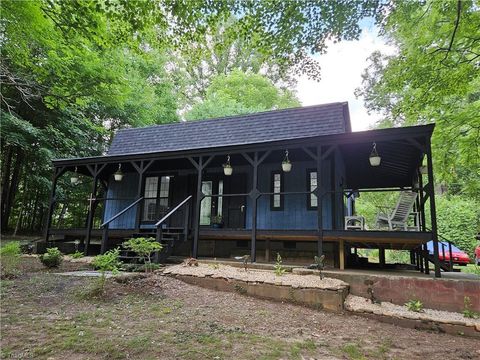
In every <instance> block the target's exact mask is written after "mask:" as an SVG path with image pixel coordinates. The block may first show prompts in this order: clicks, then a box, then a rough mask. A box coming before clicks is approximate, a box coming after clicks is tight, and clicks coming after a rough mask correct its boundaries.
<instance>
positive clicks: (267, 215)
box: [246, 160, 332, 230]
mask: <svg viewBox="0 0 480 360" xmlns="http://www.w3.org/2000/svg"><path fill="white" fill-rule="evenodd" d="M292 163H293V166H292V171H291V172H289V173H283V181H284V185H283V186H284V188H283V191H307V170H309V169H312V170H315V169H316V163H315V162H314V161H300V162H299V161H297V162H292ZM281 170H282V169H281V164H280V163H279V164H262V165H260V167H259V170H258V188H259V190H260V191H262V192H271V181H272V172H273V171H281ZM321 176H322V187H323V189H327V190H328V189H330V187H331V176H330V161H328V160H326V161H324V162H323V171H322V174H321ZM249 186H250V188H251V180H250V182H249ZM283 201H284V203H283V209H282V210H273V211H272V210H271V209H270V195H262V196H261V197H259V198H258V205H257V206H258V207H257V229H263V230H314V229H317V227H318V225H317V224H318V221H317V210H316V209H311V210H309V209H308V208H307V195H306V194H295V195H284V197H283ZM322 206H323V225H324V226H323V227H324V229H331V228H332V204H331V197H330V196H325V197H324V198H323V201H322ZM251 211H252V206H251V201H250V199H248V201H247V212H246V216H247V217H246V228H247V229H251V228H252V212H251Z"/></svg>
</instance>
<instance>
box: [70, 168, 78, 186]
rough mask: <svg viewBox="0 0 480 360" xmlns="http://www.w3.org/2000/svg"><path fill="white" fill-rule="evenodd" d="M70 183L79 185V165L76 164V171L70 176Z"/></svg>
mask: <svg viewBox="0 0 480 360" xmlns="http://www.w3.org/2000/svg"><path fill="white" fill-rule="evenodd" d="M70 183H71V184H72V185H77V184H78V173H77V167H76V166H75V172H74V173H73V175H72V176H71V177H70Z"/></svg>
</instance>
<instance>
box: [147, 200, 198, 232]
mask: <svg viewBox="0 0 480 360" xmlns="http://www.w3.org/2000/svg"><path fill="white" fill-rule="evenodd" d="M191 198H192V195H190V196H188V197H187V198H186V199H185V200H183V201H182V202H181V203H180V204H178V205H177V206H175V207H174V208H173V209H172V210H170V211H169V212H168V213H167V214H166V215H165V216H164V217H163V218H161V219H160V220H159V221H158V222H157V223H156V224H155V227H159V226H160V225H161V224H162V223H163V222H164V221H165V220H167V219H168V218H169V217H170V216H171V215H172V214H173V213H174V212H175V211H177V210H178V209H179V208H180V207H182V206H183V205H184V204H185V203H186V202H188V201H189V200H190V199H191Z"/></svg>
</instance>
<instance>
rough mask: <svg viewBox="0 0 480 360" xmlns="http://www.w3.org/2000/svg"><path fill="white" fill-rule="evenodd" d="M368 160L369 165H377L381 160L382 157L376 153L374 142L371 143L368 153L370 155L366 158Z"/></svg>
mask: <svg viewBox="0 0 480 360" xmlns="http://www.w3.org/2000/svg"><path fill="white" fill-rule="evenodd" d="M368 160H370V165H371V166H379V165H380V162H381V161H382V158H381V157H380V155H378V152H377V144H376V143H373V149H372V152H371V153H370V157H369V158H368Z"/></svg>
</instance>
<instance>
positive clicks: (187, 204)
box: [155, 195, 192, 262]
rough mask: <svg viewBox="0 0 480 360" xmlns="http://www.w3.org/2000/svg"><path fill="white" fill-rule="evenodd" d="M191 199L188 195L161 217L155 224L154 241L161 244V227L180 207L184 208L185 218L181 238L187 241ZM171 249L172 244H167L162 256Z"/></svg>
mask: <svg viewBox="0 0 480 360" xmlns="http://www.w3.org/2000/svg"><path fill="white" fill-rule="evenodd" d="M191 199H192V195H189V196H188V197H186V198H185V199H184V200H183V201H182V202H180V203H179V204H178V205H177V206H175V207H174V208H173V209H172V210H170V211H169V212H168V213H167V214H165V216H163V217H162V218H161V219H160V220H158V221H157V223H156V224H155V228H156V241H157V242H159V243H161V242H162V240H163V227H162V225H163V224H164V223H165V221H167V219H168V218H169V217H170V216H172V215H173V214H174V213H176V212H177V211H178V210H179V209H180V208H181V207H183V206H185V212H184V214H185V216H184V222H183V236H184V239H187V237H188V226H189V222H190V200H191ZM172 248H173V244H168V245H167V249H165V252H164V254H167V256H168V253H169V251H171V249H172ZM158 256H160V254H158V253H157V259H156V261H157V262H158V261H159V260H160V259H159V258H158Z"/></svg>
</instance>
